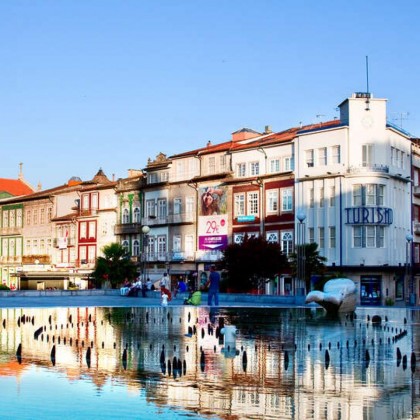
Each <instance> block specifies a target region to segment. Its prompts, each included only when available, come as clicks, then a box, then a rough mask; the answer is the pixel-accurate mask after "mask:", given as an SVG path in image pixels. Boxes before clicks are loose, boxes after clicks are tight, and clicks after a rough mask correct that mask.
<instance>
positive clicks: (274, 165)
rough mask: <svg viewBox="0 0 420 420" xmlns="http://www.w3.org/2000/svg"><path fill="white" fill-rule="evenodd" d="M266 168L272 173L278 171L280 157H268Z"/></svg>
mask: <svg viewBox="0 0 420 420" xmlns="http://www.w3.org/2000/svg"><path fill="white" fill-rule="evenodd" d="M268 170H269V171H270V173H272V174H273V173H276V172H280V159H279V158H275V159H270V162H269V169H268Z"/></svg>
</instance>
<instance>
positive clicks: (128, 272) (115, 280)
mask: <svg viewBox="0 0 420 420" xmlns="http://www.w3.org/2000/svg"><path fill="white" fill-rule="evenodd" d="M102 252H103V254H104V256H103V257H98V258H97V259H96V265H95V270H94V271H93V273H92V276H93V277H94V279H95V286H96V287H100V286H101V285H102V284H103V283H104V282H106V281H109V282H110V283H111V287H112V288H116V287H117V286H118V285H120V284H121V283H122V282H123V281H124V279H125V278H128V279H129V280H133V279H134V278H135V277H136V276H137V267H136V265H135V264H134V263H133V262H132V261H131V260H130V255H129V254H128V253H127V252H126V250H125V249H124V247H122V246H121V245H120V244H118V243H111V244H109V245H105V246H104V247H103V249H102Z"/></svg>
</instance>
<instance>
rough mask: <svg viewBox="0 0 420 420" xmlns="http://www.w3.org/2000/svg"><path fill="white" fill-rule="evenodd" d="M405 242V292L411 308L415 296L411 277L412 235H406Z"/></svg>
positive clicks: (414, 301)
mask: <svg viewBox="0 0 420 420" xmlns="http://www.w3.org/2000/svg"><path fill="white" fill-rule="evenodd" d="M405 239H406V241H407V249H406V251H407V253H406V254H407V255H406V257H407V258H406V259H407V288H406V290H407V292H408V294H409V300H408V303H409V305H411V306H414V305H415V304H416V294H415V293H414V276H413V235H411V233H407V235H406V236H405Z"/></svg>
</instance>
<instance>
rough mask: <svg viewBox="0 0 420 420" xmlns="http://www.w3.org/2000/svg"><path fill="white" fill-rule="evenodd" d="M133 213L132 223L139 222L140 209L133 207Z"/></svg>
mask: <svg viewBox="0 0 420 420" xmlns="http://www.w3.org/2000/svg"><path fill="white" fill-rule="evenodd" d="M133 215H134V218H133V222H134V223H140V222H141V220H140V209H139V208H138V207H135V208H134V211H133Z"/></svg>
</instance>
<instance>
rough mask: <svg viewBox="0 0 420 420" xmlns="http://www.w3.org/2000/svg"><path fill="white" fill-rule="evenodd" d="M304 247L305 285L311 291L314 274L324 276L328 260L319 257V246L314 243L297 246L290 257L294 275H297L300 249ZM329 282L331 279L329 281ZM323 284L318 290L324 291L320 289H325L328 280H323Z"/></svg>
mask: <svg viewBox="0 0 420 420" xmlns="http://www.w3.org/2000/svg"><path fill="white" fill-rule="evenodd" d="M301 247H304V250H303V253H302V254H304V255H305V283H306V290H308V291H309V290H310V279H311V276H312V275H313V274H319V275H321V276H322V275H323V274H324V273H325V262H326V261H327V259H326V258H325V257H323V256H322V255H319V251H318V244H317V243H316V242H312V243H310V244H303V245H297V246H296V250H295V252H293V253H292V254H291V255H290V265H291V267H292V270H293V275H294V276H296V274H297V262H298V261H297V256H298V253H299V251H300V248H301ZM328 280H329V279H328ZM322 281H323V283H319V282H318V283H319V284H318V285H317V290H322V289H320V288H319V287H321V286H322V288H323V287H324V284H325V282H326V281H327V279H322Z"/></svg>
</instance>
